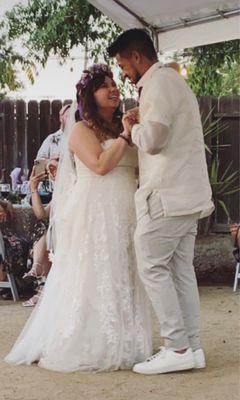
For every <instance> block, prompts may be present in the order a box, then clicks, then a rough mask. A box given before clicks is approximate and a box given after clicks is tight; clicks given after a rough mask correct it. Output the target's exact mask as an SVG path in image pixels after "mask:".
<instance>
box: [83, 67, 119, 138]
mask: <svg viewBox="0 0 240 400" xmlns="http://www.w3.org/2000/svg"><path fill="white" fill-rule="evenodd" d="M106 76H108V77H109V78H111V79H113V74H112V71H111V70H110V69H109V67H108V66H107V65H105V64H94V65H93V66H92V67H91V68H89V69H88V70H85V71H84V72H83V74H82V77H81V79H80V81H79V82H78V83H77V85H76V89H77V103H78V109H77V111H76V114H75V119H76V121H81V120H85V121H86V122H87V123H88V125H89V127H90V128H92V129H93V130H94V132H95V134H96V135H97V136H98V137H99V139H100V140H104V139H106V138H108V137H110V138H116V137H118V135H119V134H120V132H121V131H122V130H123V126H122V121H121V119H122V112H121V111H120V109H119V107H117V108H116V110H115V111H114V113H113V119H112V123H111V124H110V123H108V122H107V121H105V120H104V119H103V118H102V117H101V116H100V114H99V113H98V109H97V104H96V101H95V98H94V93H95V92H96V91H97V90H98V89H99V88H100V87H101V85H102V84H103V83H104V81H105V77H106Z"/></svg>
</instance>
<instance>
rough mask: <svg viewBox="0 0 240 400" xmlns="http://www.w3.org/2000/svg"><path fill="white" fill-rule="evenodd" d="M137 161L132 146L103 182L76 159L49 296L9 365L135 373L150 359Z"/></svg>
mask: <svg viewBox="0 0 240 400" xmlns="http://www.w3.org/2000/svg"><path fill="white" fill-rule="evenodd" d="M112 140H114V139H109V140H107V141H105V142H104V143H103V147H104V148H106V147H108V146H109V145H111V144H112ZM136 158H137V156H136V152H135V151H134V150H133V149H131V148H129V149H128V151H127V152H126V155H125V156H124V157H123V158H122V160H121V162H120V163H119V164H118V166H117V167H116V168H114V169H113V170H112V171H111V172H110V173H108V174H107V175H105V176H99V175H96V174H95V173H93V172H92V171H90V170H89V169H88V168H87V167H86V166H85V165H84V164H83V163H81V162H80V161H79V159H77V158H76V160H75V161H76V169H77V182H76V183H75V185H74V186H73V188H72V189H71V190H70V192H69V196H68V200H67V201H66V204H63V205H62V209H63V212H62V216H61V218H59V220H57V221H56V232H57V240H56V242H57V247H56V252H55V255H54V260H53V265H52V268H51V270H50V273H49V275H48V279H47V282H46V285H45V289H44V293H43V296H42V298H41V299H40V301H39V304H38V305H37V306H36V309H35V310H34V311H33V313H32V315H31V317H30V318H29V320H28V321H27V323H26V325H25V327H24V329H23V331H22V333H21V335H20V336H19V338H18V340H17V342H16V343H15V345H14V347H13V348H12V350H11V352H10V353H9V354H8V356H7V357H6V358H5V360H6V361H7V362H9V363H14V364H31V363H33V362H38V364H39V366H40V367H43V368H46V369H51V370H55V371H62V372H68V371H75V370H95V371H102V370H117V369H127V368H131V367H132V365H133V364H134V363H136V362H139V361H142V360H144V359H145V358H146V357H148V356H149V355H150V354H151V353H152V345H151V320H150V313H149V303H148V300H147V298H146V295H145V291H144V289H143V287H142V284H141V282H140V281H139V278H138V273H137V268H136V260H135V253H134V244H133V233H134V230H135V208H134V192H135V190H136V183H135V176H134V168H135V166H136Z"/></svg>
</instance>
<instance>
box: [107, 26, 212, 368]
mask: <svg viewBox="0 0 240 400" xmlns="http://www.w3.org/2000/svg"><path fill="white" fill-rule="evenodd" d="M108 53H109V56H110V57H116V60H117V62H118V65H119V67H120V68H121V70H122V74H123V76H124V77H125V78H129V80H130V81H131V82H132V84H135V85H136V86H137V88H138V91H139V95H140V98H139V113H140V120H139V123H136V118H134V114H133V112H132V113H131V112H129V113H128V114H126V116H125V122H126V123H127V124H128V127H129V131H130V132H131V138H132V141H133V143H134V144H135V145H136V146H137V147H138V150H139V178H140V187H139V189H138V190H137V192H136V196H135V201H136V210H137V229H136V233H135V247H136V254H137V260H138V269H139V274H140V277H141V279H142V281H143V283H144V285H145V288H146V291H147V293H148V295H149V297H150V299H151V302H152V304H153V307H154V309H155V312H156V315H157V317H158V320H159V322H160V325H161V335H162V336H163V338H164V347H162V348H161V350H160V351H159V352H158V353H157V354H155V355H154V356H152V357H150V358H149V359H147V360H146V361H144V362H142V363H139V364H136V365H135V366H134V368H133V371H134V372H138V373H140V374H159V373H165V372H172V371H181V370H185V369H191V368H204V367H205V357H204V352H203V350H202V348H201V343H200V338H199V322H200V307H199V295H198V288H197V282H196V277H195V272H194V267H193V256H194V243H195V236H196V231H197V221H198V219H199V218H203V217H206V216H208V215H210V214H211V212H212V211H213V209H214V206H213V203H212V201H211V197H212V195H211V188H210V184H209V178H208V171H207V164H206V158H205V148H204V140H203V133H202V125H201V119H200V115H199V109H198V103H197V99H196V97H195V95H194V94H193V92H192V91H191V89H190V88H189V87H188V85H187V84H186V82H185V81H184V79H183V78H182V77H181V76H180V75H179V73H178V72H177V71H175V70H174V69H173V68H165V67H161V65H160V63H159V62H158V59H157V54H156V51H155V49H154V46H153V42H152V40H151V38H150V36H149V35H148V34H147V33H146V32H145V31H144V30H142V29H130V30H128V31H125V32H124V33H122V34H121V35H120V36H119V37H118V38H117V39H116V40H115V42H114V43H112V44H111V45H110V46H109V48H108Z"/></svg>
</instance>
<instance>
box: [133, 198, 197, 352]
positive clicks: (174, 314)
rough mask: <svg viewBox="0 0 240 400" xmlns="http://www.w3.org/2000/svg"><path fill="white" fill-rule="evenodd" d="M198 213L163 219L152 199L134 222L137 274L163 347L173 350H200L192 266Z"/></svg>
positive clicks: (195, 284)
mask: <svg viewBox="0 0 240 400" xmlns="http://www.w3.org/2000/svg"><path fill="white" fill-rule="evenodd" d="M198 217H199V213H197V214H191V215H185V216H179V217H164V216H163V215H162V208H161V206H160V204H159V203H158V204H156V201H155V200H154V199H152V201H150V202H149V207H148V213H147V214H146V215H144V216H142V217H141V218H140V219H139V220H138V223H137V229H136V232H135V248H136V255H137V262H138V269H139V275H140V277H141V280H142V281H143V283H144V285H145V289H146V291H147V293H148V296H149V298H150V300H151V302H152V305H153V308H154V310H155V312H156V315H157V317H158V320H159V323H160V327H161V336H162V337H163V338H164V345H165V346H166V347H168V348H170V349H173V350H181V349H184V348H187V347H189V346H190V347H191V348H192V349H193V350H196V349H198V348H200V347H201V345H200V338H199V324H200V305H199V294H198V287H197V282H196V276H195V271H194V267H193V256H194V244H195V236H196V232H197V220H198Z"/></svg>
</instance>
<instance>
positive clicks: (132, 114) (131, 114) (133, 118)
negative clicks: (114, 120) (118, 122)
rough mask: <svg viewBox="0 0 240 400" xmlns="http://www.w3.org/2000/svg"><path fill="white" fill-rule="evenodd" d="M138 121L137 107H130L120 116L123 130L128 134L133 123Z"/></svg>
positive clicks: (129, 134)
mask: <svg viewBox="0 0 240 400" xmlns="http://www.w3.org/2000/svg"><path fill="white" fill-rule="evenodd" d="M138 122H139V109H138V107H136V108H132V109H131V110H129V111H127V112H126V113H125V114H124V115H123V117H122V124H123V127H124V131H125V132H126V134H127V135H128V136H131V131H132V127H133V125H135V124H137V123H138Z"/></svg>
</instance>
